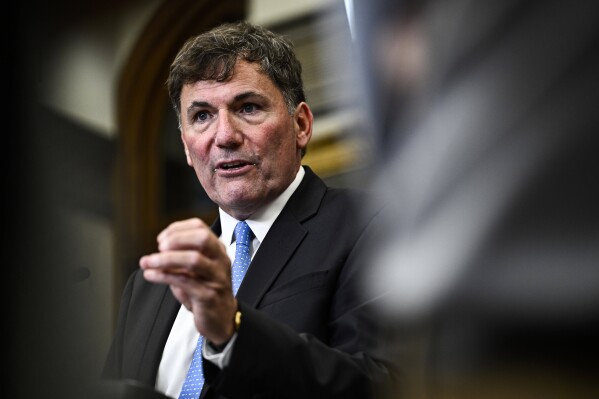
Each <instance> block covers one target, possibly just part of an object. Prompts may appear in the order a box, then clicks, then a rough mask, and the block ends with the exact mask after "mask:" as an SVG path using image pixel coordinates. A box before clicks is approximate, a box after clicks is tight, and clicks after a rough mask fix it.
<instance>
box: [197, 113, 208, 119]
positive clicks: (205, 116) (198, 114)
mask: <svg viewBox="0 0 599 399" xmlns="http://www.w3.org/2000/svg"><path fill="white" fill-rule="evenodd" d="M208 117H209V115H208V112H205V111H201V112H198V113H197V114H196V120H198V121H205V120H207V119H208Z"/></svg>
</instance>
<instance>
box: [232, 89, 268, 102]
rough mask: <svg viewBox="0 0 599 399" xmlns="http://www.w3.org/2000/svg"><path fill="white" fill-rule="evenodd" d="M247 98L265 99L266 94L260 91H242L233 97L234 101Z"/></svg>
mask: <svg viewBox="0 0 599 399" xmlns="http://www.w3.org/2000/svg"><path fill="white" fill-rule="evenodd" d="M248 98H259V99H266V96H265V95H263V94H260V93H256V92H255V91H246V92H243V93H239V94H238V95H236V96H235V97H234V100H235V101H243V100H247V99H248Z"/></svg>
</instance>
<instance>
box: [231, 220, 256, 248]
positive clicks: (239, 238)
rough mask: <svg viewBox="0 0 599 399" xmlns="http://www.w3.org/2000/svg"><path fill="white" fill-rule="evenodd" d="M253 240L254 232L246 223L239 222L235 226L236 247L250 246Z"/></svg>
mask: <svg viewBox="0 0 599 399" xmlns="http://www.w3.org/2000/svg"><path fill="white" fill-rule="evenodd" d="M251 240H252V230H251V229H250V226H248V224H247V223H246V222H245V221H243V220H242V221H241V222H238V223H237V225H236V226H235V242H236V245H245V246H246V247H249V246H250V241H251Z"/></svg>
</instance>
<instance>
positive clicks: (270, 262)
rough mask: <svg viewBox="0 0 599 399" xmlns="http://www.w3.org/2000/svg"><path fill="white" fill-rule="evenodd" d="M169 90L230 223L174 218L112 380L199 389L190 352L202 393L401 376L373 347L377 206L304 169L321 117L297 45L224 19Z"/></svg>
mask: <svg viewBox="0 0 599 399" xmlns="http://www.w3.org/2000/svg"><path fill="white" fill-rule="evenodd" d="M168 88H169V93H170V96H171V100H172V102H173V104H174V107H175V110H176V112H177V115H178V117H179V122H180V129H181V138H182V141H183V146H184V149H185V154H186V157H187V162H188V164H189V165H190V166H191V167H193V168H194V170H195V172H196V174H197V176H198V179H199V181H200V183H201V184H202V186H203V187H204V189H205V191H206V192H207V194H208V195H209V197H210V198H211V199H212V200H213V201H214V202H215V203H216V204H218V206H219V219H218V220H217V221H216V222H215V223H214V224H213V226H212V228H210V227H208V226H207V225H205V224H204V223H203V222H202V221H201V220H199V219H190V220H184V221H179V222H175V223H173V224H171V225H170V226H168V227H167V228H166V229H165V230H164V231H162V232H161V233H160V234H159V235H158V252H156V253H153V254H149V255H147V256H144V257H142V258H141V260H140V270H138V271H137V272H136V273H135V274H134V275H133V276H132V277H131V279H130V281H129V282H128V284H127V287H126V288H125V292H124V294H123V302H122V307H121V312H120V316H119V323H118V327H117V333H116V336H115V339H114V342H113V345H112V347H111V350H110V353H109V356H108V359H107V363H106V368H105V373H104V374H105V376H106V377H110V378H119V379H133V380H137V381H140V382H142V383H145V384H148V385H151V386H154V387H155V388H156V389H157V390H158V391H160V392H163V393H165V394H166V395H168V396H172V397H178V396H179V395H180V394H181V396H179V397H197V395H199V393H192V394H189V396H186V395H187V393H188V390H187V388H188V385H187V383H186V382H185V381H186V377H187V373H188V369H189V368H190V364H191V369H192V371H194V370H195V372H196V377H197V379H198V381H199V382H198V381H196V382H195V383H194V384H195V386H196V387H198V386H200V387H203V390H202V396H201V397H203V398H204V397H210V398H218V397H227V398H256V397H272V398H316V397H321V398H336V397H343V398H368V397H371V396H373V395H374V392H375V391H376V390H375V389H374V387H375V386H378V384H379V383H382V382H387V381H389V378H390V375H391V374H392V373H391V371H390V369H389V366H388V365H387V364H386V363H385V362H384V361H382V360H380V357H378V356H376V355H375V352H374V348H373V344H375V343H376V342H377V335H376V334H377V328H376V327H377V325H376V317H375V316H374V314H373V313H372V312H371V311H370V310H371V309H370V307H371V306H372V304H373V302H374V301H373V300H372V298H365V297H363V293H362V292H361V290H360V287H361V279H362V276H363V275H362V273H363V270H362V268H363V266H364V262H363V260H364V259H363V257H364V255H363V251H362V250H363V248H364V247H365V246H366V244H367V241H368V237H369V236H370V230H373V229H374V228H373V226H375V225H376V223H374V219H375V217H376V214H377V213H378V212H377V211H373V212H371V213H370V214H369V215H362V214H361V213H358V211H357V209H356V208H355V206H356V202H357V201H359V200H360V199H361V195H359V194H358V193H356V192H351V191H349V190H332V189H329V188H327V187H326V186H325V184H324V183H323V182H322V181H321V180H320V179H319V178H318V177H317V176H316V175H315V174H314V173H313V172H312V171H311V170H310V169H309V168H308V167H303V166H301V158H302V155H303V153H304V152H305V149H306V146H307V145H308V142H309V141H310V138H311V136H312V123H313V116H312V112H311V111H310V107H309V106H308V105H307V104H306V102H305V97H304V92H303V85H302V80H301V66H300V64H299V62H298V61H297V59H296V58H295V55H294V54H293V50H292V48H291V45H290V44H289V43H288V42H287V41H286V40H285V39H284V38H282V37H279V36H277V35H275V34H273V33H272V32H269V31H267V30H265V29H262V28H259V27H255V26H252V25H250V24H247V23H237V24H225V25H222V26H220V27H217V28H215V29H213V30H212V31H210V32H207V33H205V34H201V35H199V36H197V37H195V38H192V39H190V40H189V41H188V42H187V43H186V44H185V45H184V46H183V48H182V49H181V51H180V52H179V54H178V55H177V57H176V58H175V60H174V62H173V64H172V66H171V70H170V75H169V79H168ZM240 221H245V223H246V224H245V225H243V230H244V231H247V232H251V237H250V238H249V241H251V242H250V244H251V245H250V252H249V254H248V253H246V254H245V255H244V256H245V257H252V261H251V265H250V267H249V270H248V271H247V274H246V275H245V277H243V276H242V274H243V271H241V272H239V273H241V275H237V272H236V271H235V272H234V274H235V275H234V276H233V278H234V280H236V282H237V283H238V281H239V280H240V279H241V278H242V277H243V283H242V285H241V286H240V287H239V291H238V292H237V293H236V295H235V292H234V291H237V286H235V287H232V281H231V278H232V276H231V261H232V259H235V261H234V262H233V267H234V268H235V267H236V265H237V264H238V263H239V262H241V261H239V260H238V258H241V257H240V256H237V255H236V243H235V241H239V238H238V237H236V236H237V234H241V233H240V232H239V231H237V230H236V226H237V225H238V223H239V222H240ZM234 230H236V232H235V233H234ZM199 337H200V339H199V344H198V338H199ZM196 345H197V347H198V349H197V351H201V352H197V351H195V349H196ZM194 352H195V353H196V355H198V354H203V359H201V364H199V363H198V362H199V360H192V358H193V355H194ZM197 357H199V356H196V358H197ZM192 385H193V384H192Z"/></svg>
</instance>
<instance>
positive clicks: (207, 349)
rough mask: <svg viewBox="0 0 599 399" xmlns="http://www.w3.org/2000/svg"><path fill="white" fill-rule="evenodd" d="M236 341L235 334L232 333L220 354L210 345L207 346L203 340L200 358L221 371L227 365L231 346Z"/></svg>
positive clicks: (231, 349)
mask: <svg viewBox="0 0 599 399" xmlns="http://www.w3.org/2000/svg"><path fill="white" fill-rule="evenodd" d="M236 339H237V333H234V334H233V336H232V337H231V339H230V340H229V342H228V343H227V346H225V348H224V349H223V350H222V352H216V351H215V350H214V349H213V348H212V347H211V346H210V345H208V344H207V342H206V340H203V341H204V344H203V345H202V356H203V357H204V359H206V360H208V361H209V362H210V363H212V364H214V365H215V366H216V367H218V368H219V369H221V370H222V369H224V368H225V367H226V366H228V365H229V361H230V359H231V352H232V351H233V344H234V343H235V340H236Z"/></svg>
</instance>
